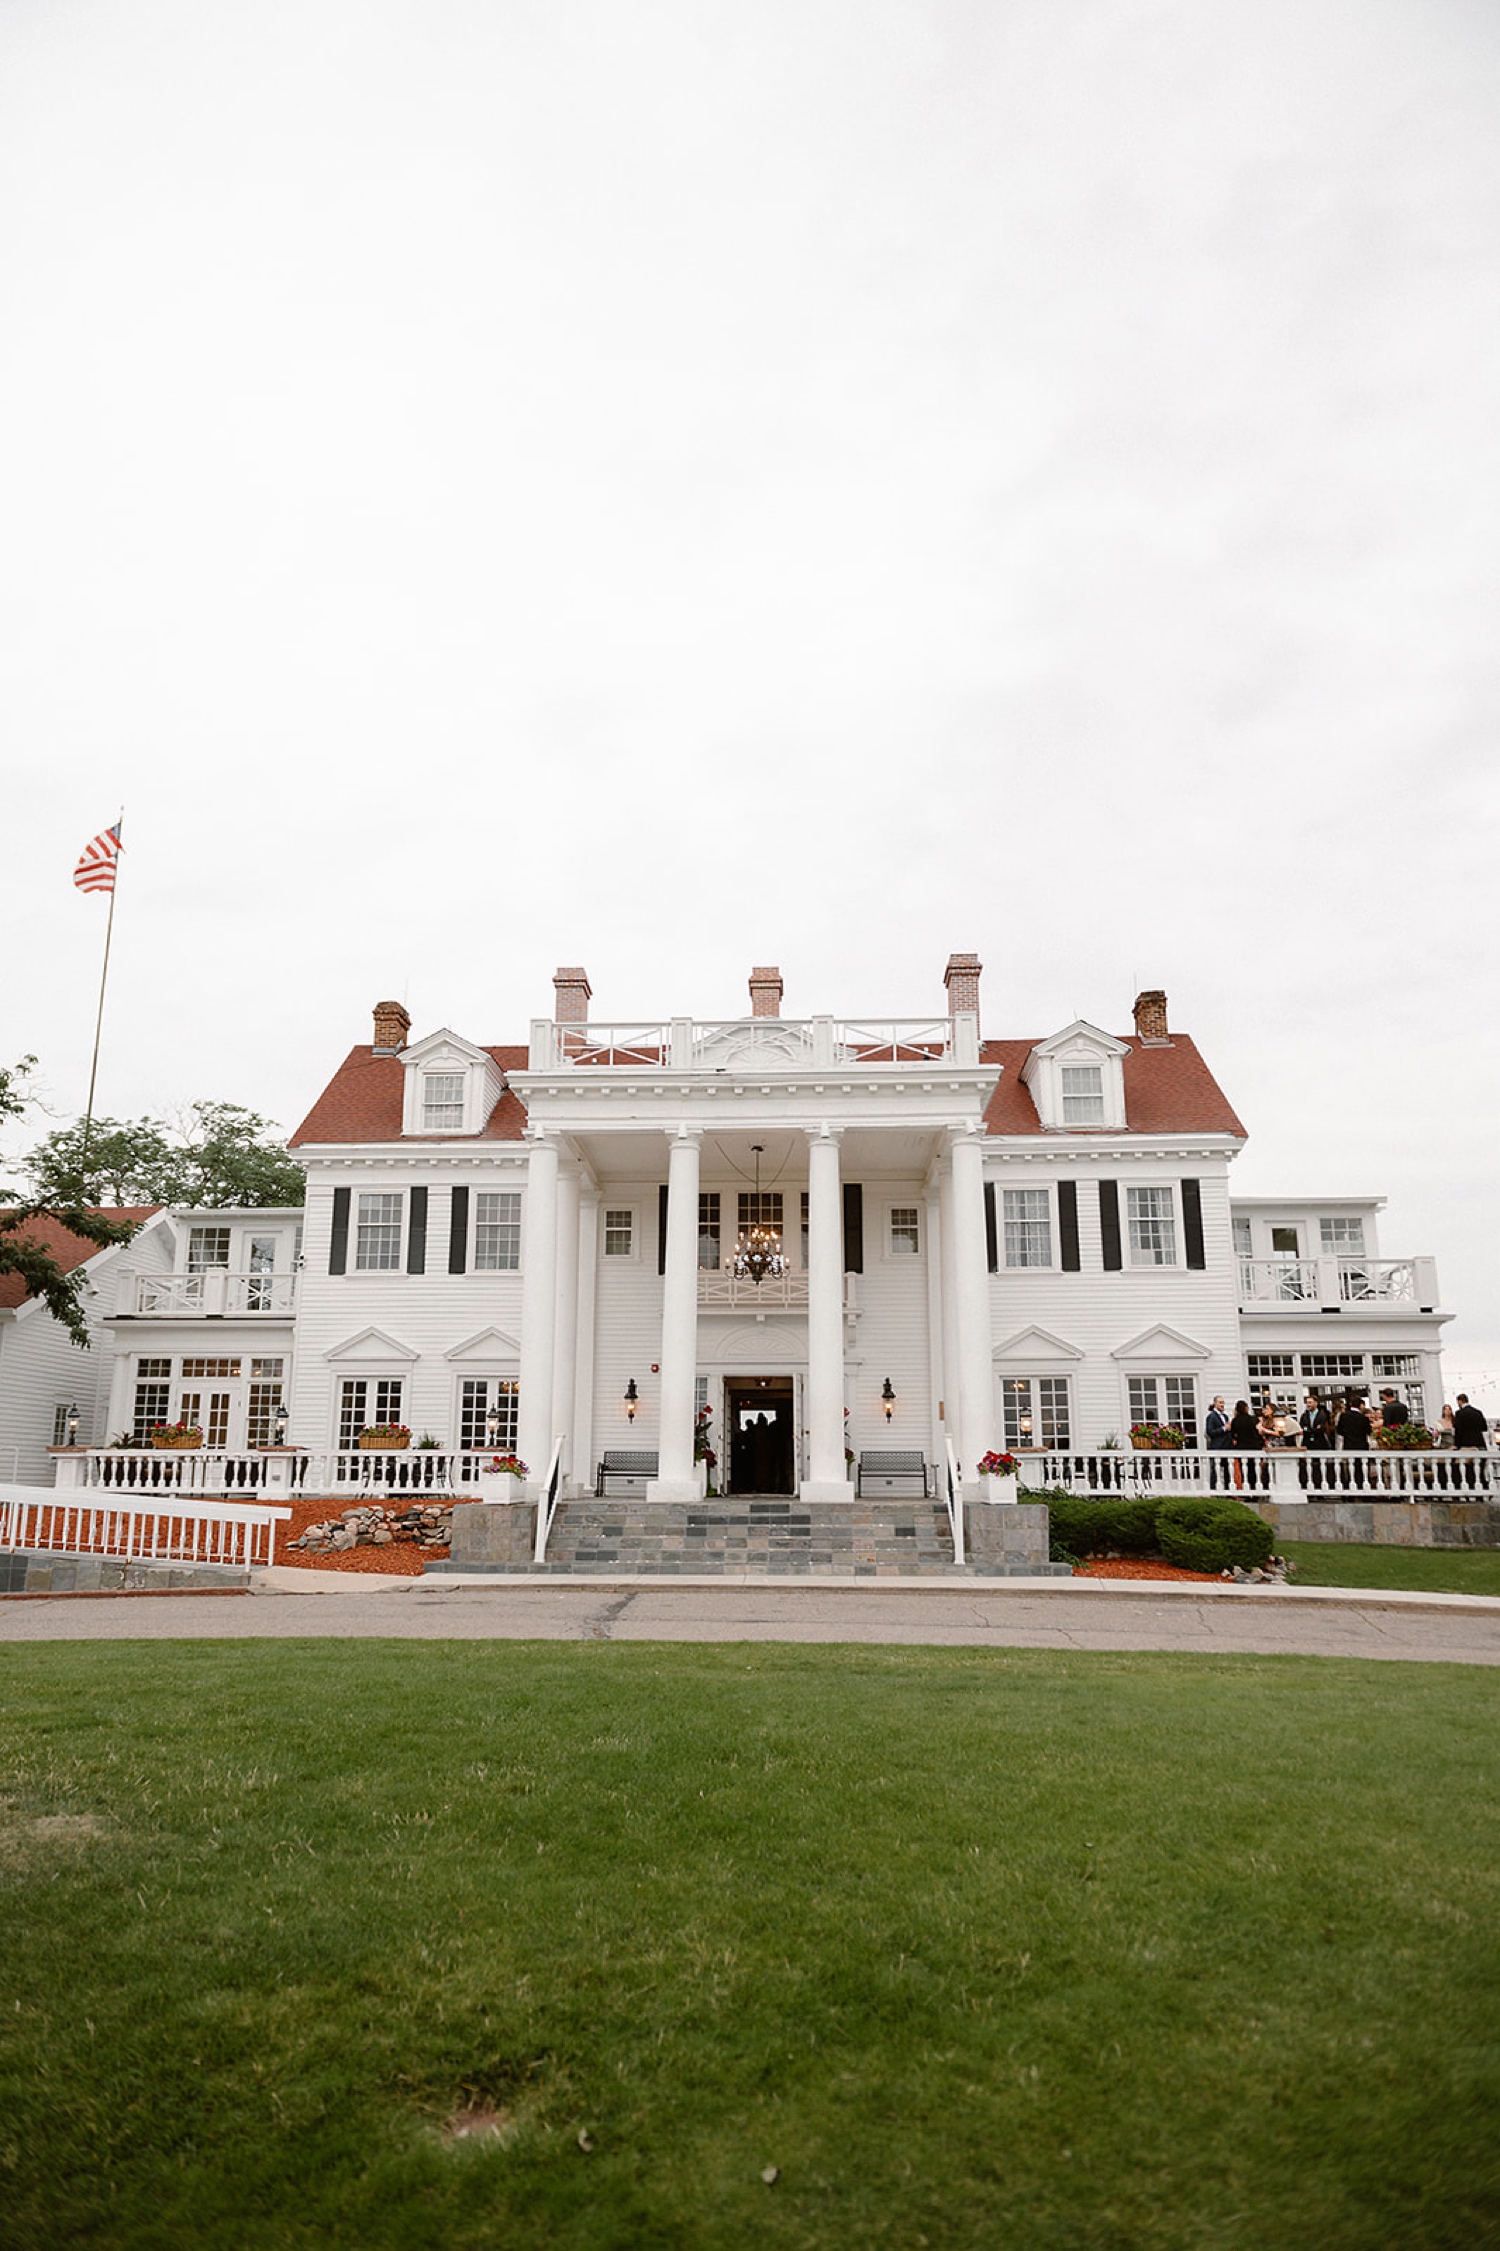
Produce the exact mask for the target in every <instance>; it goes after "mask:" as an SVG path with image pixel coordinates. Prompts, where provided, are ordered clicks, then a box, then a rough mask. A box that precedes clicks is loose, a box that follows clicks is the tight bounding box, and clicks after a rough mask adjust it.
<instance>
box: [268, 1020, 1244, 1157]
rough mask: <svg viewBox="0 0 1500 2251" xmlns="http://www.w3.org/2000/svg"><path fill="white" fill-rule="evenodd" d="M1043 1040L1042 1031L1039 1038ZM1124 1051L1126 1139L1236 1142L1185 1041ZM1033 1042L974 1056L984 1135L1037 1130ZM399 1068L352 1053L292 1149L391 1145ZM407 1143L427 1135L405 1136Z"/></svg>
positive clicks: (502, 1115) (1231, 1120)
mask: <svg viewBox="0 0 1500 2251" xmlns="http://www.w3.org/2000/svg"><path fill="white" fill-rule="evenodd" d="M1041 1036H1042V1037H1044V1038H1045V1036H1046V1035H1045V1034H1042V1035H1041ZM1122 1036H1123V1037H1124V1038H1125V1044H1126V1046H1127V1047H1128V1048H1129V1050H1130V1052H1129V1054H1128V1055H1127V1056H1126V1058H1125V1118H1126V1130H1127V1131H1128V1132H1130V1133H1232V1134H1237V1135H1238V1136H1239V1137H1240V1138H1241V1139H1242V1140H1243V1139H1244V1138H1245V1129H1244V1127H1243V1126H1242V1125H1241V1124H1240V1121H1239V1119H1238V1118H1237V1117H1236V1116H1235V1114H1234V1112H1233V1110H1231V1109H1230V1107H1229V1104H1228V1102H1227V1101H1226V1100H1225V1098H1224V1095H1223V1093H1222V1092H1221V1090H1220V1088H1219V1084H1218V1082H1217V1080H1216V1079H1215V1078H1214V1077H1213V1075H1212V1073H1211V1072H1210V1070H1209V1068H1208V1065H1207V1064H1206V1063H1205V1062H1204V1060H1203V1058H1202V1056H1201V1055H1200V1054H1199V1053H1198V1050H1197V1048H1196V1047H1195V1046H1194V1045H1193V1042H1192V1041H1191V1040H1190V1039H1187V1038H1185V1037H1184V1036H1183V1035H1182V1034H1181V1033H1180V1032H1174V1033H1173V1035H1172V1038H1171V1041H1170V1043H1169V1044H1168V1045H1167V1046H1165V1047H1161V1046H1156V1045H1152V1046H1149V1047H1148V1046H1145V1045H1143V1044H1142V1042H1141V1041H1140V1040H1139V1039H1135V1038H1132V1037H1130V1036H1129V1035H1128V1034H1127V1035H1122ZM1036 1045H1037V1041H1036V1040H986V1041H985V1043H984V1046H983V1048H982V1050H981V1053H982V1055H983V1059H984V1061H985V1062H986V1063H996V1064H999V1065H1001V1066H1002V1067H1003V1069H1004V1073H1005V1075H1004V1077H1003V1078H1002V1079H1001V1081H1000V1085H999V1087H998V1089H997V1090H996V1093H995V1098H994V1100H993V1101H992V1102H991V1104H990V1106H989V1109H988V1111H987V1112H986V1113H985V1124H986V1126H987V1127H988V1129H989V1131H990V1132H991V1133H1038V1134H1039V1133H1041V1132H1042V1131H1043V1127H1042V1123H1041V1120H1040V1119H1039V1118H1038V1116H1037V1114H1036V1106H1035V1104H1034V1103H1033V1101H1032V1099H1031V1096H1030V1094H1029V1093H1028V1091H1027V1089H1026V1088H1025V1087H1024V1086H1023V1085H1022V1084H1021V1069H1022V1066H1023V1064H1024V1063H1025V1061H1026V1058H1027V1056H1028V1055H1029V1054H1030V1053H1031V1051H1032V1049H1033V1048H1034V1047H1035V1046H1036ZM485 1053H486V1055H490V1056H493V1058H494V1060H495V1062H496V1063H498V1064H499V1066H500V1068H501V1070H502V1071H524V1070H525V1069H526V1067H527V1060H528V1055H527V1050H526V1049H525V1048H524V1047H488V1048H486V1049H485ZM404 1074H405V1066H404V1065H403V1064H402V1062H401V1060H400V1058H399V1057H398V1056H395V1055H385V1054H380V1055H377V1054H376V1053H375V1051H374V1050H373V1048H369V1047H351V1048H350V1050H349V1053H348V1054H347V1055H346V1056H345V1058H344V1060H343V1062H342V1063H341V1064H340V1065H339V1067H338V1069H337V1070H336V1071H335V1072H334V1074H333V1077H332V1078H331V1079H330V1080H329V1082H328V1085H327V1086H326V1087H325V1088H324V1090H323V1092H322V1093H321V1094H320V1095H319V1096H318V1099H317V1101H316V1102H315V1103H314V1104H313V1106H312V1108H311V1109H310V1110H309V1111H308V1113H307V1116H306V1117H305V1118H304V1119H303V1121H302V1123H301V1125H299V1126H298V1128H297V1130H296V1132H295V1133H294V1134H293V1135H292V1139H291V1146H292V1148H294V1149H296V1148H299V1147H302V1146H304V1145H305V1144H307V1143H309V1142H344V1141H400V1140H402V1139H403V1138H404V1137H403V1135H402V1132H401V1111H402V1101H403V1095H404ZM525 1124H526V1112H525V1110H524V1109H523V1107H522V1105H521V1103H520V1101H519V1100H518V1098H517V1097H516V1096H515V1095H514V1094H512V1092H511V1091H510V1088H509V1087H507V1088H506V1090H505V1092H504V1094H503V1095H502V1096H501V1098H500V1100H499V1101H498V1102H497V1103H496V1105H495V1107H494V1109H493V1111H492V1112H491V1113H490V1118H489V1122H488V1123H487V1124H486V1126H485V1128H484V1130H483V1132H482V1133H479V1134H475V1135H469V1136H466V1137H464V1138H467V1139H471V1140H479V1141H519V1140H520V1139H521V1135H522V1130H523V1128H524V1126H525ZM411 1138H412V1139H413V1140H423V1141H425V1140H427V1139H428V1136H427V1135H425V1134H422V1135H415V1134H414V1135H413V1136H412V1137H411Z"/></svg>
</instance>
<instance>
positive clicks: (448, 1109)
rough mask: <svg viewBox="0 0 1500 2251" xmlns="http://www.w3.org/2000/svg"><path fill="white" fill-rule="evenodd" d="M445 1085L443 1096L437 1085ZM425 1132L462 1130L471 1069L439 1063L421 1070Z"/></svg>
mask: <svg viewBox="0 0 1500 2251" xmlns="http://www.w3.org/2000/svg"><path fill="white" fill-rule="evenodd" d="M438 1087H442V1088H444V1089H446V1092H445V1093H444V1094H443V1096H442V1098H441V1100H439V1099H438V1096H437V1094H436V1093H435V1091H434V1090H435V1089H436V1088H438ZM421 1094H422V1100H421V1116H422V1126H421V1130H422V1132H423V1133H462V1132H463V1130H464V1124H465V1120H466V1117H467V1113H468V1107H469V1073H468V1072H467V1071H463V1070H452V1069H448V1068H445V1067H441V1066H440V1067H439V1068H437V1069H435V1070H428V1069H426V1068H425V1067H424V1068H423V1069H422V1072H421Z"/></svg>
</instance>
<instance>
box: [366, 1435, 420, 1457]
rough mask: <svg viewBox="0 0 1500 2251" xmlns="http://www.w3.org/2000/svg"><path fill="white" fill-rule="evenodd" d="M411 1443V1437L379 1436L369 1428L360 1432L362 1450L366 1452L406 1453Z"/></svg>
mask: <svg viewBox="0 0 1500 2251" xmlns="http://www.w3.org/2000/svg"><path fill="white" fill-rule="evenodd" d="M410 1444H411V1440H410V1439H409V1438H377V1437H376V1436H375V1434H374V1433H373V1432H372V1431H368V1430H362V1431H361V1432H360V1434H359V1446H360V1452H361V1453H364V1454H404V1453H405V1452H406V1449H407V1447H408V1446H409V1445H410Z"/></svg>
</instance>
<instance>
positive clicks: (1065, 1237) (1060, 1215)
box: [1057, 1180, 1082, 1274]
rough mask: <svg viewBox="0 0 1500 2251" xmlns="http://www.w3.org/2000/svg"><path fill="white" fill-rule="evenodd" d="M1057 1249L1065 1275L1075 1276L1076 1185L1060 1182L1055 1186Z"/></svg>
mask: <svg viewBox="0 0 1500 2251" xmlns="http://www.w3.org/2000/svg"><path fill="white" fill-rule="evenodd" d="M1057 1247H1058V1254H1059V1256H1060V1257H1061V1260H1062V1270H1063V1272H1064V1273H1065V1274H1076V1273H1077V1272H1078V1270H1079V1267H1080V1265H1081V1263H1082V1262H1081V1260H1080V1259H1079V1256H1078V1183H1077V1181H1076V1180H1060V1181H1059V1182H1058V1184H1057Z"/></svg>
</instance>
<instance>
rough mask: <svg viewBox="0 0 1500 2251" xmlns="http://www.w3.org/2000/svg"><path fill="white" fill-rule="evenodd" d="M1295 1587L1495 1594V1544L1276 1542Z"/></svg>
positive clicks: (1499, 1579)
mask: <svg viewBox="0 0 1500 2251" xmlns="http://www.w3.org/2000/svg"><path fill="white" fill-rule="evenodd" d="M1278 1549H1279V1552H1280V1553H1281V1554H1282V1555H1284V1556H1285V1557H1286V1558H1287V1561H1288V1562H1289V1563H1295V1565H1296V1566H1297V1568H1296V1570H1295V1571H1294V1572H1293V1573H1292V1584H1293V1585H1294V1586H1298V1587H1405V1588H1407V1589H1408V1590H1409V1591H1411V1592H1414V1593H1417V1594H1430V1593H1433V1592H1437V1593H1439V1594H1500V1548H1378V1547H1364V1546H1356V1545H1355V1544H1354V1543H1353V1542H1349V1543H1347V1544H1346V1543H1345V1542H1343V1541H1341V1540H1281V1541H1279V1542H1278Z"/></svg>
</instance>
